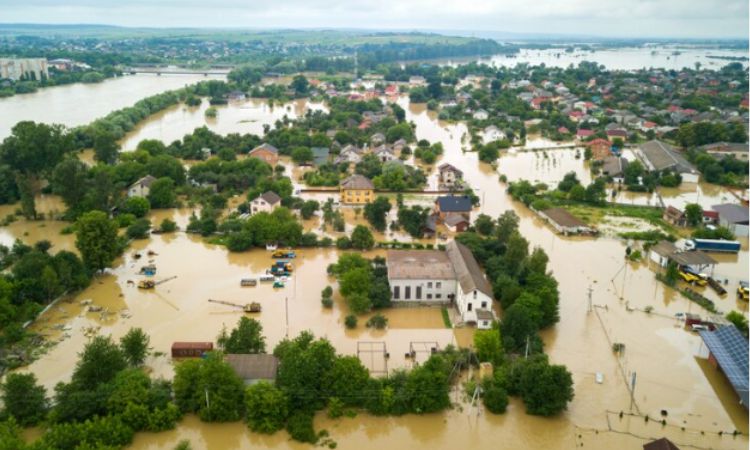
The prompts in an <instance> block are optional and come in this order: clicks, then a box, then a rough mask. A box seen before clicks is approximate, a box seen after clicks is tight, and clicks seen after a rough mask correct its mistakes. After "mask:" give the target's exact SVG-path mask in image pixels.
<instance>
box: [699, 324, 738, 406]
mask: <svg viewBox="0 0 750 450" xmlns="http://www.w3.org/2000/svg"><path fill="white" fill-rule="evenodd" d="M700 335H701V338H702V339H703V343H705V344H706V347H708V350H709V351H710V352H711V354H712V355H713V356H714V358H716V362H717V363H718V364H719V367H721V370H722V371H723V372H724V374H725V375H726V376H727V378H728V379H729V382H730V383H731V384H732V387H733V388H734V391H735V392H736V393H737V395H739V396H740V401H741V402H742V404H743V405H745V408H747V406H748V345H747V339H745V338H744V337H743V336H742V334H740V332H739V330H737V328H736V327H734V326H727V327H719V328H718V329H716V331H701V332H700Z"/></svg>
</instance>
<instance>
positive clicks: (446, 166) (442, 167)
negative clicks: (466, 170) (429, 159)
mask: <svg viewBox="0 0 750 450" xmlns="http://www.w3.org/2000/svg"><path fill="white" fill-rule="evenodd" d="M438 170H439V171H440V172H445V171H446V170H449V171H451V172H456V173H457V174H459V175H461V174H463V172H462V171H461V170H460V169H458V168H457V167H456V166H454V165H453V164H448V163H443V164H440V165H439V166H438Z"/></svg>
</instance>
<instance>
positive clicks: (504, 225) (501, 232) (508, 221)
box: [495, 209, 520, 245]
mask: <svg viewBox="0 0 750 450" xmlns="http://www.w3.org/2000/svg"><path fill="white" fill-rule="evenodd" d="M519 222H520V219H519V218H518V215H516V213H515V212H514V211H513V210H512V209H509V210H507V211H505V212H504V213H502V214H501V215H500V217H498V218H497V227H495V235H496V237H497V240H498V242H500V244H502V245H505V244H507V243H508V240H509V239H510V237H511V236H512V235H513V234H514V233H515V232H516V231H518V224H519Z"/></svg>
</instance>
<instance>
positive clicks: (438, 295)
mask: <svg viewBox="0 0 750 450" xmlns="http://www.w3.org/2000/svg"><path fill="white" fill-rule="evenodd" d="M435 298H443V294H435Z"/></svg>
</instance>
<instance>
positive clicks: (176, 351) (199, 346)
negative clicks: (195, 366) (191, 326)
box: [172, 342, 214, 358]
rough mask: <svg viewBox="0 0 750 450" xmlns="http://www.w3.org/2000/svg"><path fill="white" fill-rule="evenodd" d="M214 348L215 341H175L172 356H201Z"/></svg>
mask: <svg viewBox="0 0 750 450" xmlns="http://www.w3.org/2000/svg"><path fill="white" fill-rule="evenodd" d="M213 349H214V343H213V342H174V343H172V358H200V357H201V356H203V355H204V354H205V353H207V352H210V351H211V350H213Z"/></svg>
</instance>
